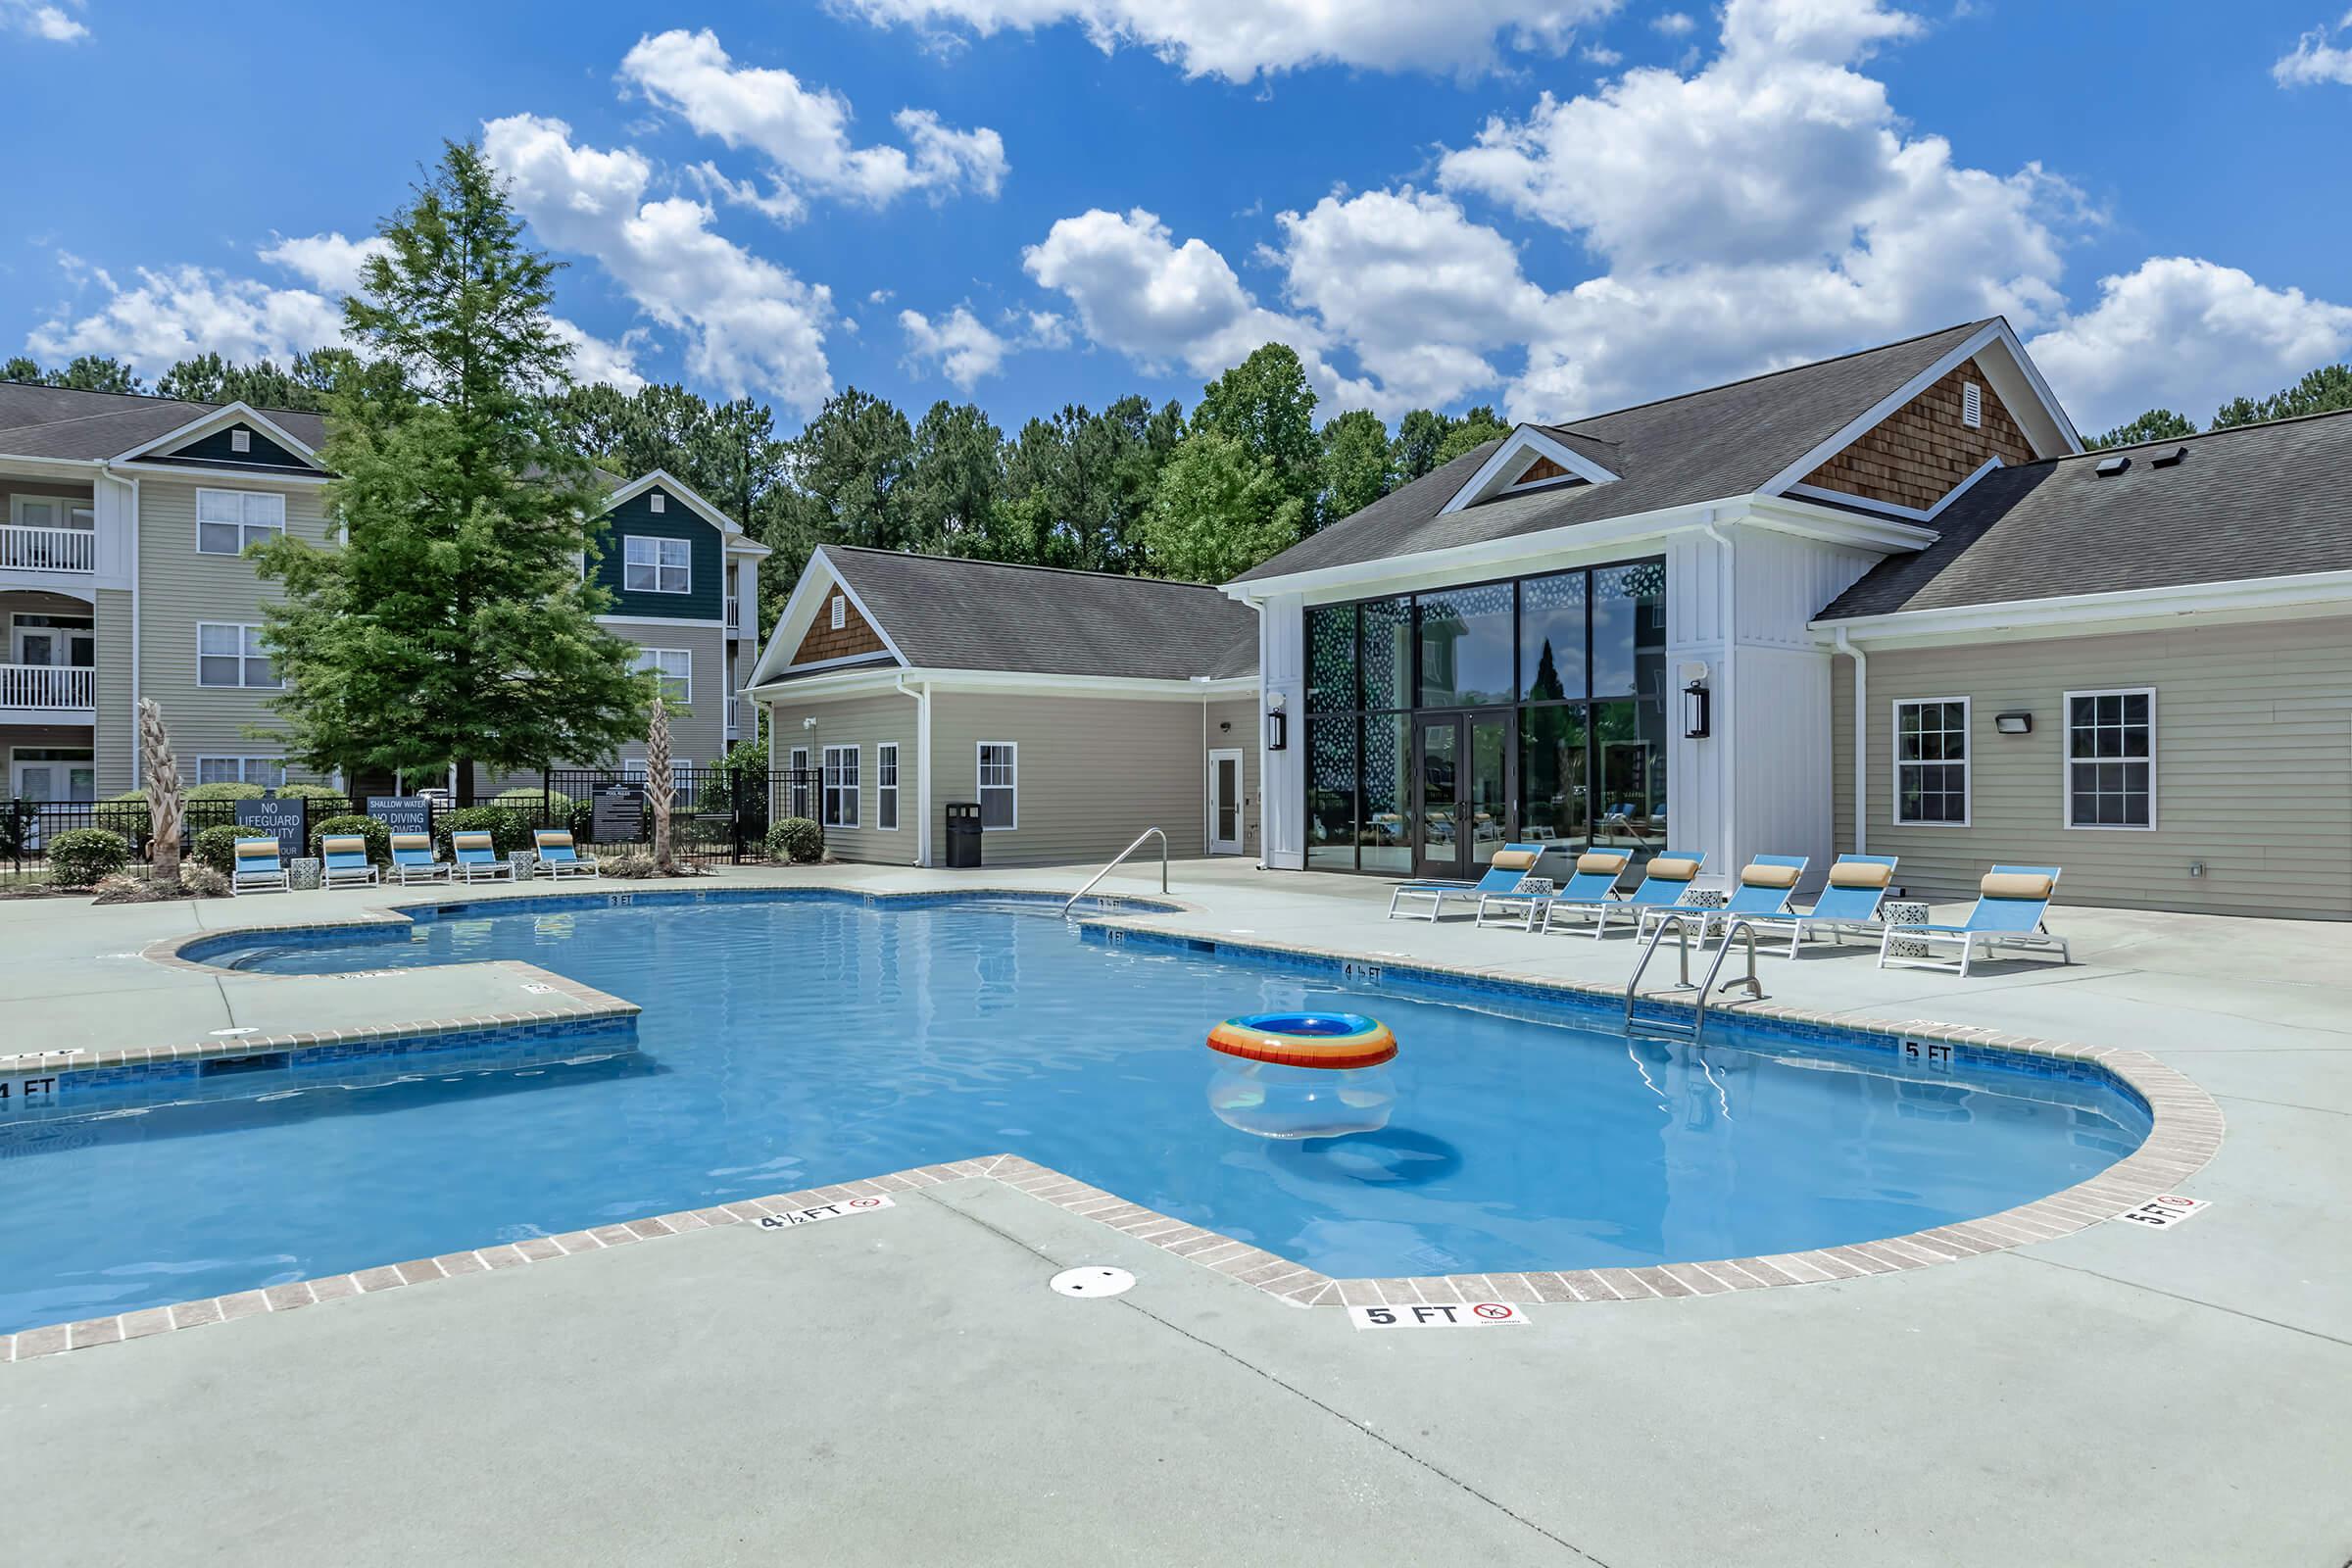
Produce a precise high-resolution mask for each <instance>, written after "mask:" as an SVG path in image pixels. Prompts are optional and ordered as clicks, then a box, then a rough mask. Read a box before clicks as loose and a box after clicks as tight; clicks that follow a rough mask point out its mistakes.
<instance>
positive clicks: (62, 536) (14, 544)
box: [0, 523, 98, 571]
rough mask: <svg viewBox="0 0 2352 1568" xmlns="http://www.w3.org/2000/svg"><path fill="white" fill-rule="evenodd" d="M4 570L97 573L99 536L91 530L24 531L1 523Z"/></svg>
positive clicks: (0, 551)
mask: <svg viewBox="0 0 2352 1568" xmlns="http://www.w3.org/2000/svg"><path fill="white" fill-rule="evenodd" d="M0 569H13V570H16V571H96V570H97V569H98V535H97V532H96V531H95V530H94V529H90V528H25V527H20V526H18V525H17V524H15V523H0Z"/></svg>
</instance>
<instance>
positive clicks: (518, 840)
mask: <svg viewBox="0 0 2352 1568" xmlns="http://www.w3.org/2000/svg"><path fill="white" fill-rule="evenodd" d="M482 832H487V833H488V834H489V835H490V846H491V848H492V849H494V850H496V851H497V852H498V853H499V855H500V857H501V858H504V857H506V856H508V855H512V854H513V853H515V851H516V850H527V849H529V848H530V847H531V821H530V818H529V817H527V816H525V815H524V814H523V813H522V812H520V811H511V810H508V809H506V808H505V807H503V806H465V807H460V808H459V809H457V810H454V811H448V812H444V813H443V814H442V816H441V819H440V820H439V821H437V822H435V823H434V824H433V837H434V839H435V840H437V841H438V842H439V844H440V846H441V850H442V853H443V854H445V855H446V854H449V853H451V851H450V848H449V841H450V835H451V834H453V833H482Z"/></svg>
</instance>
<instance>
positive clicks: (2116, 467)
mask: <svg viewBox="0 0 2352 1568" xmlns="http://www.w3.org/2000/svg"><path fill="white" fill-rule="evenodd" d="M2130 466H2131V459H2130V458H2101V459H2100V460H2099V477H2100V478H2102V479H2112V478H2114V477H2115V476H2116V475H2117V474H2119V473H2121V472H2123V471H2124V470H2125V469H2126V468H2129V467H2130Z"/></svg>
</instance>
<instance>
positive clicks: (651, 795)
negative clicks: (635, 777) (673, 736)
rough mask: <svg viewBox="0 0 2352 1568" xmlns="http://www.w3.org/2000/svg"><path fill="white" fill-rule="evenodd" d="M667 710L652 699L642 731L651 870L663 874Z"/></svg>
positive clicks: (665, 855) (666, 825) (665, 869)
mask: <svg viewBox="0 0 2352 1568" xmlns="http://www.w3.org/2000/svg"><path fill="white" fill-rule="evenodd" d="M670 793H671V792H670V787H669V710H668V709H667V708H665V707H663V706H662V699H661V698H659V697H657V698H655V699H654V721H653V723H652V725H651V726H649V727H648V728H647V730H646V734H645V804H646V805H647V806H648V807H649V808H651V809H652V810H653V813H654V874H655V875H656V876H667V875H669V873H670V863H669V806H670Z"/></svg>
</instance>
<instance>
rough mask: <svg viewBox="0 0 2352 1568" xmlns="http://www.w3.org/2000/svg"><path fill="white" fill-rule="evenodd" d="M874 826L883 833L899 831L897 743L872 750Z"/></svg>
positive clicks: (887, 742)
mask: <svg viewBox="0 0 2352 1568" xmlns="http://www.w3.org/2000/svg"><path fill="white" fill-rule="evenodd" d="M874 826H875V827H876V828H877V829H879V830H880V831H882V832H884V833H896V832H897V831H898V830H899V743H898V742H897V741H884V742H882V743H881V744H880V745H878V746H876V747H875V748H874Z"/></svg>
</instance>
